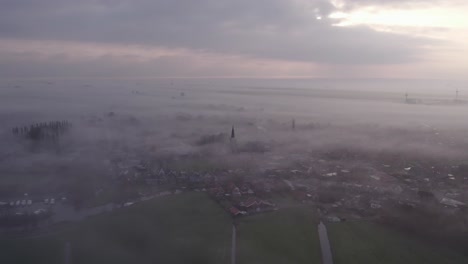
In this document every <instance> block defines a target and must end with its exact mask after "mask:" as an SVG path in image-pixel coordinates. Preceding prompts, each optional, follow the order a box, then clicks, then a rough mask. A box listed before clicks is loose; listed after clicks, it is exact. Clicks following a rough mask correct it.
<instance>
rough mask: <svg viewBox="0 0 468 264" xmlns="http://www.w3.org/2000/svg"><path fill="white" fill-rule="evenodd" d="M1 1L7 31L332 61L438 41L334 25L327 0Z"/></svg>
mask: <svg viewBox="0 0 468 264" xmlns="http://www.w3.org/2000/svg"><path fill="white" fill-rule="evenodd" d="M348 2H349V4H357V3H359V2H362V3H363V4H365V3H367V2H368V1H348ZM381 2H384V1H381ZM1 7H2V8H1V9H0V37H1V38H4V39H5V38H9V39H27V40H30V39H40V40H67V41H76V42H98V43H117V44H124V45H127V44H139V45H154V46H159V47H170V48H184V49H190V50H193V51H195V52H211V53H219V54H231V55H242V56H247V57H253V58H261V59H275V60H284V61H300V62H316V63H325V64H395V63H408V62H414V61H418V60H419V58H420V57H421V55H422V54H423V53H424V52H425V49H424V48H423V47H424V46H425V45H427V44H428V43H431V41H430V40H428V39H421V38H415V37H409V36H403V35H398V34H392V33H384V32H376V31H374V30H372V29H370V28H367V27H347V28H342V27H334V26H332V24H333V23H335V22H337V21H336V20H331V19H328V18H327V17H328V15H329V14H330V13H332V12H333V11H336V10H337V7H336V6H334V5H333V4H331V2H329V1H325V0H314V1H302V0H292V1H283V0H239V1H227V0H200V1H193V0H180V1H171V0H157V1H150V0H136V1H123V0H119V1H104V0H84V1H63V0H44V1H33V0H19V1H18V0H14V1H13V0H6V1H2V3H1ZM318 18H320V19H318Z"/></svg>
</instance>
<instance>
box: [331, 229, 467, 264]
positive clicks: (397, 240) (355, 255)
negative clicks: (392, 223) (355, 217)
mask: <svg viewBox="0 0 468 264" xmlns="http://www.w3.org/2000/svg"><path fill="white" fill-rule="evenodd" d="M327 226H328V234H329V238H330V243H331V247H332V252H333V258H334V263H335V264H342V263H343V264H344V263H346V264H353V263H356V264H358V263H359V264H360V263H379V264H399V263H412V264H419V263H421V264H431V263H433V264H443V263H447V264H449V263H450V264H457V263H460V264H462V263H468V258H465V257H463V256H462V255H460V254H458V253H457V252H454V251H451V250H449V249H446V248H443V247H436V246H434V245H432V244H428V243H426V242H425V241H420V240H417V239H415V238H412V237H409V236H406V235H404V234H401V233H398V232H395V231H393V230H389V229H386V228H384V227H380V226H378V225H376V224H373V223H369V222H344V223H333V224H327Z"/></svg>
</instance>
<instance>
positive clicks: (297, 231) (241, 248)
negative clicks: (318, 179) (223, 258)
mask: <svg viewBox="0 0 468 264" xmlns="http://www.w3.org/2000/svg"><path fill="white" fill-rule="evenodd" d="M316 221H317V220H316V218H315V216H314V214H313V213H312V210H310V209H309V210H307V211H306V210H305V209H301V208H294V209H284V210H280V211H275V212H271V213H266V214H261V215H256V216H252V217H247V218H241V219H240V222H239V225H238V229H237V230H238V235H237V239H238V240H237V245H238V246H237V256H238V257H237V260H238V261H237V263H239V264H247V263H255V264H262V263H265V264H266V263H268V264H275V263H281V264H283V263H295V264H301V263H307V264H310V263H320V245H319V241H318V236H317V222H316Z"/></svg>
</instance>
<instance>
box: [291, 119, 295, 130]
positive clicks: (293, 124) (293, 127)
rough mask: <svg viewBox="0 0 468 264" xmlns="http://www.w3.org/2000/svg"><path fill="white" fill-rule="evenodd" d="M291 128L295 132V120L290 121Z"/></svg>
mask: <svg viewBox="0 0 468 264" xmlns="http://www.w3.org/2000/svg"><path fill="white" fill-rule="evenodd" d="M291 128H292V130H296V119H294V118H293V119H292V123H291Z"/></svg>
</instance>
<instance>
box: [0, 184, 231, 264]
mask: <svg viewBox="0 0 468 264" xmlns="http://www.w3.org/2000/svg"><path fill="white" fill-rule="evenodd" d="M231 223H232V221H231V219H230V218H229V216H228V215H227V214H226V213H225V212H224V211H223V210H222V209H221V208H220V207H219V206H217V205H216V204H215V203H214V202H213V201H211V200H210V199H208V198H207V197H206V196H205V195H204V194H199V193H190V194H183V195H177V196H170V197H163V198H159V199H156V200H153V201H148V202H145V203H141V204H136V205H134V206H131V207H128V208H124V209H121V210H118V211H115V212H112V213H107V214H103V215H99V216H96V217H92V218H90V219H87V220H85V221H83V222H81V223H79V224H76V225H73V227H68V228H66V229H65V230H62V231H60V232H57V234H54V235H49V236H45V237H41V238H35V239H12V240H11V239H10V240H0V248H1V251H0V263H18V264H19V263H35V264H36V263H48V264H53V263H64V248H65V243H66V242H67V241H68V242H70V243H71V249H72V263H74V264H79V263H86V264H92V263H99V264H101V263H113V264H116V263H174V264H176V263H204V264H205V263H216V264H218V263H229V259H230V247H231Z"/></svg>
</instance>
